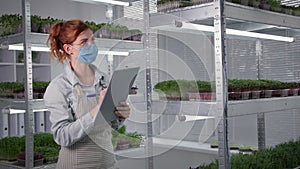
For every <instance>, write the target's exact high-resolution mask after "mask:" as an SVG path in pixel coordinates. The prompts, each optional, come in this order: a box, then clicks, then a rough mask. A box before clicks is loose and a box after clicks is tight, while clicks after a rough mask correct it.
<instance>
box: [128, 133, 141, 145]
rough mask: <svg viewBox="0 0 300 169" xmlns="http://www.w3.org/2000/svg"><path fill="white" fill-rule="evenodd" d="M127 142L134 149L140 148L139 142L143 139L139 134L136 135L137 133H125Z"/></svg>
mask: <svg viewBox="0 0 300 169" xmlns="http://www.w3.org/2000/svg"><path fill="white" fill-rule="evenodd" d="M126 135H127V137H128V138H127V140H128V142H129V144H130V146H131V147H133V148H136V147H140V145H141V142H142V141H143V137H142V135H141V134H139V133H137V132H133V133H127V134H126Z"/></svg>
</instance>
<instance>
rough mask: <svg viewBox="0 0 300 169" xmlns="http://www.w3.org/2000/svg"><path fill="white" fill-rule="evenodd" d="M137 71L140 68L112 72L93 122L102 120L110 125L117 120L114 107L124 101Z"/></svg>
mask: <svg viewBox="0 0 300 169" xmlns="http://www.w3.org/2000/svg"><path fill="white" fill-rule="evenodd" d="M139 69H140V67H134V68H126V69H119V70H115V71H114V73H113V75H112V78H111V80H110V83H109V85H108V87H107V91H106V94H105V96H104V99H103V102H102V104H101V106H100V109H99V112H98V114H97V116H96V120H95V122H97V121H99V120H100V121H101V119H102V120H103V118H104V119H105V121H106V122H107V123H109V124H111V122H112V121H114V120H116V119H118V116H117V115H116V114H115V113H114V112H115V110H116V107H117V106H118V105H119V103H120V102H121V101H126V99H127V97H128V95H129V92H130V90H131V87H132V85H133V83H134V81H135V79H136V76H137V74H138V71H139Z"/></svg>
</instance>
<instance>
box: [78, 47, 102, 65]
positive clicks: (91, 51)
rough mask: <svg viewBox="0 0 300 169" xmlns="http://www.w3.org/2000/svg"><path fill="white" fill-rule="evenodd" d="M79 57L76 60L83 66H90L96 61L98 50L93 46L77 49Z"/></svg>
mask: <svg viewBox="0 0 300 169" xmlns="http://www.w3.org/2000/svg"><path fill="white" fill-rule="evenodd" d="M79 53H80V55H79V56H78V57H77V59H78V60H79V61H80V62H82V63H85V64H91V63H93V62H94V61H95V60H96V57H97V55H98V48H97V46H96V45H95V44H91V45H88V46H85V47H82V48H80V49H79Z"/></svg>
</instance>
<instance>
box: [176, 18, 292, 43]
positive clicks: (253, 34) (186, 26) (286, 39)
mask: <svg viewBox="0 0 300 169" xmlns="http://www.w3.org/2000/svg"><path fill="white" fill-rule="evenodd" d="M174 24H175V26H176V27H180V28H182V29H192V30H200V31H205V32H214V27H213V26H206V25H199V24H193V23H186V22H181V21H175V23H174ZM226 34H228V35H235V36H244V37H250V38H257V39H269V40H276V41H283V42H293V41H294V38H293V37H285V36H277V35H270V34H264V33H256V32H248V31H241V30H235V29H228V28H227V29H226Z"/></svg>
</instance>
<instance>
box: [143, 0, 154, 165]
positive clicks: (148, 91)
mask: <svg viewBox="0 0 300 169" xmlns="http://www.w3.org/2000/svg"><path fill="white" fill-rule="evenodd" d="M149 15H150V3H149V0H143V19H144V37H143V48H144V50H145V52H146V102H147V104H146V106H147V146H146V155H147V158H146V159H147V161H146V165H147V166H146V168H147V169H153V167H154V166H153V165H154V159H153V138H152V137H153V127H152V110H151V102H152V98H151V96H152V94H151V93H152V91H151V90H152V87H151V70H150V66H151V65H150V50H149V48H150V41H149V40H150V38H149V29H150V28H149V27H150V26H149V25H150V24H149Z"/></svg>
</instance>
